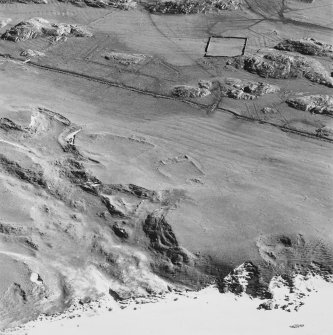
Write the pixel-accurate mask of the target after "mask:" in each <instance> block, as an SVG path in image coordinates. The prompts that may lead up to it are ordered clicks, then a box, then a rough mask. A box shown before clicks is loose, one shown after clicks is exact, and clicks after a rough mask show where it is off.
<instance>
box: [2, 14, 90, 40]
mask: <svg viewBox="0 0 333 335" xmlns="http://www.w3.org/2000/svg"><path fill="white" fill-rule="evenodd" d="M90 36H92V34H91V33H90V32H89V31H88V30H86V28H84V27H81V26H78V25H76V24H67V23H51V22H49V21H47V20H45V19H43V18H32V19H30V20H27V21H22V22H20V23H18V24H17V25H15V26H14V27H12V28H10V29H8V30H7V31H6V32H5V33H4V34H2V36H1V38H2V39H5V40H9V41H13V42H18V41H25V40H28V39H33V38H38V37H52V38H54V39H55V40H59V39H60V38H67V37H90Z"/></svg>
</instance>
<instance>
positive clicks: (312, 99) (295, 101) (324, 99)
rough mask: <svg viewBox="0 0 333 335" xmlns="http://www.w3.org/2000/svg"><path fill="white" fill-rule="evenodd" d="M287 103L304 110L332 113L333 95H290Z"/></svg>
mask: <svg viewBox="0 0 333 335" xmlns="http://www.w3.org/2000/svg"><path fill="white" fill-rule="evenodd" d="M287 104H288V105H289V106H291V107H293V108H296V109H300V110H303V111H306V112H311V113H316V114H328V115H333V97H331V96H329V95H320V94H316V95H306V96H300V97H292V98H289V99H288V100H287Z"/></svg>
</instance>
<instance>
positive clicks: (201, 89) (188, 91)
mask: <svg viewBox="0 0 333 335" xmlns="http://www.w3.org/2000/svg"><path fill="white" fill-rule="evenodd" d="M211 87H212V83H211V82H209V81H206V80H202V81H199V83H198V86H190V85H178V86H174V87H173V88H172V90H171V94H172V95H173V96H175V97H177V98H183V99H188V98H202V97H206V96H207V95H209V94H210V88H211Z"/></svg>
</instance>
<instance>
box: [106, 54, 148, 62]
mask: <svg viewBox="0 0 333 335" xmlns="http://www.w3.org/2000/svg"><path fill="white" fill-rule="evenodd" d="M102 57H104V58H105V59H107V60H112V61H115V62H117V63H119V64H122V65H131V64H138V63H141V62H143V61H144V60H145V59H146V56H145V55H141V54H128V53H124V52H106V53H104V54H103V55H102Z"/></svg>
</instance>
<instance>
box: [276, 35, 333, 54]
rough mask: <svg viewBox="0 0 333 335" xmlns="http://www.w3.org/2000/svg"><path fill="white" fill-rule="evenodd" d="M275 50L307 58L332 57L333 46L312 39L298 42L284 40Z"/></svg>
mask: <svg viewBox="0 0 333 335" xmlns="http://www.w3.org/2000/svg"><path fill="white" fill-rule="evenodd" d="M274 48H275V49H277V50H283V51H293V52H299V53H301V54H303V55H309V56H324V57H325V56H331V57H332V56H333V46H332V45H331V44H326V43H323V42H319V41H317V40H315V39H314V38H306V39H300V40H293V39H285V40H283V41H282V42H280V43H279V44H277V45H276V46H275V47H274Z"/></svg>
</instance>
